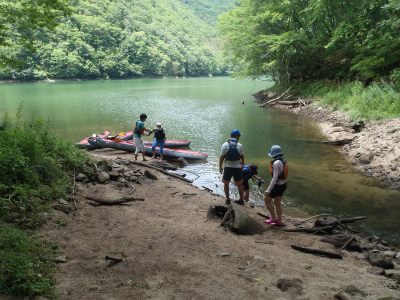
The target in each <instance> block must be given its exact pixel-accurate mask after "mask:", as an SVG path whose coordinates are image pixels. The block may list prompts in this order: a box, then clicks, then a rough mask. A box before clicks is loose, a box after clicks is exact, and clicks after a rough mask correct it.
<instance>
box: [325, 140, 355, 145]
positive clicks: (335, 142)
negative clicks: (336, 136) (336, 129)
mask: <svg viewBox="0 0 400 300" xmlns="http://www.w3.org/2000/svg"><path fill="white" fill-rule="evenodd" d="M352 141H353V139H343V140H337V141H327V142H322V143H323V144H326V145H334V146H342V145H346V144H350V143H351V142H352Z"/></svg>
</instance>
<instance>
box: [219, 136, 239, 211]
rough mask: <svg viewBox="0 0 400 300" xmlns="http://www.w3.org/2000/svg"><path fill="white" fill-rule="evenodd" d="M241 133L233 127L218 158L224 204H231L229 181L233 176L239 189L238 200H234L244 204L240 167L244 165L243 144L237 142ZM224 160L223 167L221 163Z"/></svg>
mask: <svg viewBox="0 0 400 300" xmlns="http://www.w3.org/2000/svg"><path fill="white" fill-rule="evenodd" d="M242 135H243V134H241V133H240V131H239V130H237V129H234V130H232V132H231V138H230V139H228V141H227V142H225V143H224V144H223V145H222V147H221V155H220V158H219V172H220V173H221V174H223V177H222V182H223V183H224V192H225V196H226V201H225V203H226V204H228V205H229V204H231V199H230V198H229V183H230V182H231V179H232V177H233V180H234V181H235V184H236V186H237V187H238V189H239V197H240V198H239V200H237V201H235V203H237V204H241V205H244V201H243V185H242V183H243V175H242V169H243V166H244V154H243V146H242V144H240V143H239V139H240V137H241V136H242ZM224 161H225V167H224V168H222V164H223V163H224Z"/></svg>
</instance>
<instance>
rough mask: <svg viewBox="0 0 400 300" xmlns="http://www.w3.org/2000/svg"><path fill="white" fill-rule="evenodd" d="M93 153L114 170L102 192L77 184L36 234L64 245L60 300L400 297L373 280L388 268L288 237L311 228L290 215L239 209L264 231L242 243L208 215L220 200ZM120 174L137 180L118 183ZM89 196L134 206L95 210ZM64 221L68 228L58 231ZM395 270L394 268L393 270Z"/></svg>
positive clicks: (119, 158) (394, 288) (382, 280)
mask: <svg viewBox="0 0 400 300" xmlns="http://www.w3.org/2000/svg"><path fill="white" fill-rule="evenodd" d="M91 154H92V155H93V157H94V158H96V159H97V160H103V159H107V160H109V161H110V166H112V169H113V170H112V171H111V172H109V175H110V176H111V177H110V178H108V179H107V176H105V177H104V176H103V180H104V178H106V180H105V181H104V182H103V183H98V182H96V181H86V182H85V180H84V177H82V176H80V175H78V176H77V178H79V180H83V181H82V182H78V183H77V187H78V189H77V190H78V192H77V195H76V197H75V203H76V209H72V210H71V211H67V213H66V212H65V211H63V210H55V212H54V215H53V217H52V220H53V221H48V223H47V225H45V226H44V227H43V228H42V230H41V232H40V233H41V235H42V236H43V237H45V238H47V239H49V240H51V241H52V242H55V243H57V244H59V245H60V252H61V256H60V258H59V260H58V261H59V271H58V274H57V278H56V282H57V290H58V295H59V299H61V300H69V299H71V300H72V299H74V300H75V299H99V300H100V299H121V300H122V299H163V300H164V299H182V300H183V299H185V300H186V299H198V300H201V299H204V300H210V299H218V300H220V299H231V300H233V299H238V300H239V299H240V300H241V299H263V300H264V299H282V300H283V299H304V300H305V299H326V300H328V299H332V300H333V299H335V298H334V297H335V295H337V294H338V293H340V295H344V296H346V297H348V298H349V299H367V300H377V299H379V298H381V297H393V299H395V298H399V297H400V290H399V286H398V284H397V283H396V281H395V280H393V279H390V278H388V277H385V276H381V275H377V274H381V273H382V271H383V269H379V270H380V271H379V272H376V271H373V269H371V264H370V263H369V262H368V261H367V259H366V257H367V256H368V254H367V253H359V252H354V251H347V250H339V249H338V248H336V247H335V246H333V245H332V244H329V243H324V242H322V241H321V237H320V236H318V235H314V234H306V233H299V232H287V231H284V230H285V229H290V228H299V227H300V228H301V227H302V226H303V227H310V226H312V225H313V223H314V221H315V220H314V219H310V220H301V219H297V218H292V217H289V216H284V222H285V223H286V226H285V227H283V228H274V227H270V226H269V225H267V224H266V223H264V220H265V217H262V216H261V215H260V214H266V213H267V212H266V211H265V209H263V208H260V207H251V206H249V205H245V206H238V205H237V204H233V205H234V206H237V207H238V208H240V209H241V210H243V211H244V212H245V213H247V214H248V215H249V216H250V217H251V218H253V219H254V220H255V221H256V222H257V223H258V224H259V225H260V226H262V227H263V228H264V230H265V231H264V232H262V233H260V234H255V235H239V234H236V233H234V232H232V231H231V230H229V229H228V228H226V227H225V226H220V223H221V218H218V217H210V215H209V208H210V207H216V206H221V205H222V206H224V197H222V196H220V195H216V194H213V193H210V192H208V191H206V190H200V189H198V188H197V187H195V186H194V185H192V184H190V183H188V182H186V181H183V180H180V179H177V178H174V177H171V176H169V175H167V174H164V173H160V172H158V171H157V170H154V169H153V168H150V164H151V163H152V162H151V161H147V162H143V164H141V165H137V164H135V162H134V160H133V155H132V154H130V153H127V152H122V151H117V150H110V149H99V150H93V151H91ZM182 171H184V168H183V169H182ZM118 174H121V176H123V177H125V178H127V177H126V176H128V177H129V178H131V179H130V181H126V180H125V181H124V180H123V179H116V178H115V176H118ZM103 180H102V181H103ZM90 197H94V198H102V199H119V198H123V197H135V198H136V199H137V200H136V201H133V202H129V203H125V204H122V205H98V204H96V203H95V202H93V201H91V200H89V199H88V198H90ZM70 204H71V203H70ZM60 219H62V220H64V221H65V222H63V223H64V224H66V225H65V226H62V227H61V226H60V222H56V220H60ZM357 240H358V241H359V242H360V243H361V244H362V243H363V241H365V240H363V239H361V238H359V237H357ZM292 245H297V246H300V247H308V248H313V249H320V250H324V251H328V252H334V253H338V254H340V255H342V259H333V258H328V257H324V256H319V255H313V254H308V253H302V252H299V251H296V250H294V249H293V248H292V247H291V246H292ZM374 245H375V246H373V247H372V248H370V249H371V251H372V249H375V250H374V251H376V252H377V253H378V252H379V253H380V252H382V253H383V252H384V251H388V253H389V252H390V253H392V254H391V255H392V256H393V255H394V256H395V255H397V252H396V250H395V249H390V248H387V247H384V246H382V245H379V244H378V243H375V244H374ZM389 255H390V254H389ZM113 259H117V260H119V261H115V260H113ZM398 264H399V261H398V258H396V259H394V267H395V268H396V269H399V265H398ZM342 299H345V298H342ZM389 299H392V298H389Z"/></svg>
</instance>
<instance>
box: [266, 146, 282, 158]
mask: <svg viewBox="0 0 400 300" xmlns="http://www.w3.org/2000/svg"><path fill="white" fill-rule="evenodd" d="M278 155H283V153H282V149H281V147H280V146H278V145H274V146H272V147H271V150H269V151H268V156H270V157H275V156H278Z"/></svg>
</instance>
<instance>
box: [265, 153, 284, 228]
mask: <svg viewBox="0 0 400 300" xmlns="http://www.w3.org/2000/svg"><path fill="white" fill-rule="evenodd" d="M268 156H270V157H273V158H274V160H273V161H271V165H270V172H271V176H272V179H271V183H270V184H269V186H268V188H267V191H266V192H265V196H264V202H265V206H266V207H267V209H268V211H269V213H270V214H271V218H269V219H268V220H265V223H268V224H270V225H271V226H284V225H285V224H284V223H283V222H282V206H281V200H282V196H283V193H284V192H285V190H286V178H287V176H288V171H289V165H288V163H287V161H286V159H285V158H283V153H282V149H281V147H280V146H278V145H274V146H272V147H271V150H269V151H268ZM272 200H274V205H275V209H274V206H273V205H272Z"/></svg>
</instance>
